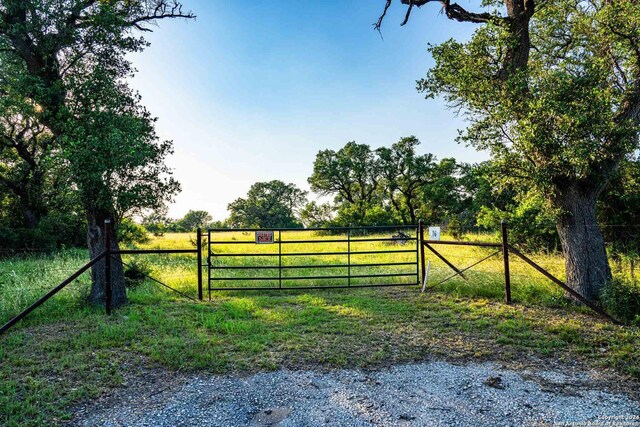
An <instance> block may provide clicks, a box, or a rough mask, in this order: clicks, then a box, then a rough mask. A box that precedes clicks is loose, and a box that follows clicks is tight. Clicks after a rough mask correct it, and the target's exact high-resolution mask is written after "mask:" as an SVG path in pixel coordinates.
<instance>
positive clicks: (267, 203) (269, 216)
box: [228, 180, 307, 228]
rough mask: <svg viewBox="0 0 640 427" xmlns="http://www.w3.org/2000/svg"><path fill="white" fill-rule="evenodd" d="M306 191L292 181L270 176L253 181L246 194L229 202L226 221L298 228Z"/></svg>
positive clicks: (246, 225) (237, 225)
mask: <svg viewBox="0 0 640 427" xmlns="http://www.w3.org/2000/svg"><path fill="white" fill-rule="evenodd" d="M306 202H307V192H306V191H302V190H300V189H299V188H298V187H296V186H295V184H286V183H284V182H282V181H278V180H273V181H268V182H256V183H255V184H253V185H252V186H251V188H250V189H249V192H248V193H247V197H246V198H238V199H236V200H234V201H233V202H231V203H229V206H228V209H229V212H230V213H231V215H229V219H228V222H229V223H230V224H231V225H232V226H233V227H245V228H247V227H261V228H298V227H301V226H302V224H301V223H300V220H299V217H300V210H301V209H302V208H303V206H304V205H305V204H306Z"/></svg>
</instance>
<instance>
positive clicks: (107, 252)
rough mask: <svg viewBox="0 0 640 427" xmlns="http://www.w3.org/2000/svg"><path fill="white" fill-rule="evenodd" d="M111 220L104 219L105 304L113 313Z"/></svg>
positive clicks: (109, 311) (108, 313)
mask: <svg viewBox="0 0 640 427" xmlns="http://www.w3.org/2000/svg"><path fill="white" fill-rule="evenodd" d="M111 300H112V293H111V220H110V219H105V220H104V306H105V309H106V311H107V315H111Z"/></svg>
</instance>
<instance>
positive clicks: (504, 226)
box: [500, 219, 511, 304]
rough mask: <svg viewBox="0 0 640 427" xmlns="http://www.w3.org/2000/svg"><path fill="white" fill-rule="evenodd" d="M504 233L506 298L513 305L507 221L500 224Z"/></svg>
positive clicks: (503, 253)
mask: <svg viewBox="0 0 640 427" xmlns="http://www.w3.org/2000/svg"><path fill="white" fill-rule="evenodd" d="M500 229H501V231H502V257H503V259H504V297H505V302H506V303H507V304H511V275H510V274H509V244H508V243H507V221H506V220H504V219H503V220H502V223H501V224H500Z"/></svg>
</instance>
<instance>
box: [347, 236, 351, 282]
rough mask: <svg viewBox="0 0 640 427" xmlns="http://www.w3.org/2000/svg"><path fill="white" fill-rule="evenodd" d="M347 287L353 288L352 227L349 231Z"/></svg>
mask: <svg viewBox="0 0 640 427" xmlns="http://www.w3.org/2000/svg"><path fill="white" fill-rule="evenodd" d="M347 286H351V227H349V229H347Z"/></svg>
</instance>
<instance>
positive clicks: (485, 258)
mask: <svg viewBox="0 0 640 427" xmlns="http://www.w3.org/2000/svg"><path fill="white" fill-rule="evenodd" d="M500 252H502V250H499V251H496V252H494V253H492V254H491V255H487V256H486V257H484V258H482V259H481V260H480V261H477V262H474V263H473V264H471V265H470V266H469V267H466V268H463V269H462V270H460V271H457V272H455V273H454V274H452V275H451V276H449V277H446V278H444V279H442V280H441V281H439V282H438V283H436V284H434V285H431V286H427V287H426V288H425V289H433V288H435V287H436V286H438V285H441V284H443V283H444V282H446V281H447V280H450V279H453V278H454V277H456V276H458V275H461V273H464V272H465V271H467V270H469V269H471V268H473V267H475V266H476V265H478V264H480V263H481V262H483V261H486V260H488V259H489V258H491V257H492V256H494V255H498V254H499V253H500Z"/></svg>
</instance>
